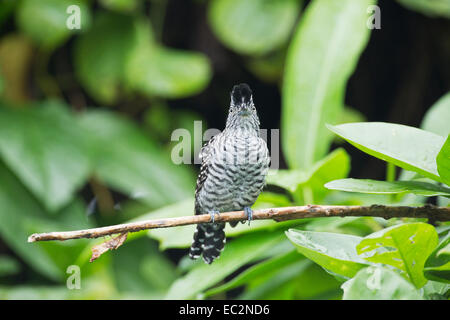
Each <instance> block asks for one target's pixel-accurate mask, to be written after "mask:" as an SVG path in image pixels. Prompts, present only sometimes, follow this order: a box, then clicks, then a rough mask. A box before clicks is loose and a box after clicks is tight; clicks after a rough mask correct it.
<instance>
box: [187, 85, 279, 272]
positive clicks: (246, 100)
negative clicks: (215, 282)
mask: <svg viewBox="0 0 450 320" xmlns="http://www.w3.org/2000/svg"><path fill="white" fill-rule="evenodd" d="M230 96H231V101H230V107H229V110H228V117H227V120H226V125H225V129H224V130H223V131H222V132H220V133H219V134H217V135H215V136H213V137H212V138H211V139H210V140H209V141H208V142H206V143H205V144H204V146H203V147H202V148H201V150H200V153H199V158H200V159H201V166H200V173H199V175H198V178H197V185H196V188H195V206H194V211H195V214H196V215H199V214H209V215H210V216H211V219H210V222H208V223H204V224H198V225H197V228H196V231H195V232H194V236H193V240H192V245H191V248H190V250H189V256H190V258H191V259H198V258H199V257H200V256H202V258H203V261H204V262H205V263H207V264H211V263H212V262H213V261H214V260H215V259H217V258H218V257H219V256H220V254H221V252H222V251H223V249H224V246H225V242H226V237H225V232H224V228H225V223H224V222H215V217H216V215H217V216H220V212H228V211H240V210H243V211H244V212H245V214H246V217H247V220H248V222H249V224H250V221H251V220H252V215H253V211H252V209H251V206H252V205H253V204H254V203H255V201H256V199H257V198H258V196H259V194H260V193H261V191H262V189H263V187H264V185H265V180H266V176H267V173H268V170H269V164H270V156H269V151H268V148H267V144H266V141H265V140H264V139H262V138H261V136H260V121H259V117H258V114H257V111H256V107H255V104H254V103H253V93H252V90H251V89H250V87H249V86H248V84H245V83H241V84H238V85H235V86H233V88H232V91H231V94H230ZM245 222H246V221H243V223H245ZM230 225H231V226H232V227H235V226H236V225H237V222H236V221H235V222H230Z"/></svg>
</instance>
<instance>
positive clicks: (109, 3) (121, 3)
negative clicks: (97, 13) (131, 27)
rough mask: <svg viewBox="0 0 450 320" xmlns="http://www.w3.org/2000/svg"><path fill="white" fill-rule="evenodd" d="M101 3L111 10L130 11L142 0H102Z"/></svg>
mask: <svg viewBox="0 0 450 320" xmlns="http://www.w3.org/2000/svg"><path fill="white" fill-rule="evenodd" d="M100 3H101V4H102V6H104V7H105V8H108V9H110V10H115V11H119V12H130V11H133V10H135V9H137V8H138V7H139V5H140V0H100Z"/></svg>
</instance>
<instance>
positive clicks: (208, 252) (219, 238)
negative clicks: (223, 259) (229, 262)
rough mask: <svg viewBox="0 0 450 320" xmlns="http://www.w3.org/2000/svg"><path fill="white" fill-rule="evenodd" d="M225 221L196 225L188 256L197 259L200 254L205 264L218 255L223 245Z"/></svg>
mask: <svg viewBox="0 0 450 320" xmlns="http://www.w3.org/2000/svg"><path fill="white" fill-rule="evenodd" d="M224 228H225V223H207V224H199V225H197V230H196V231H195V233H194V240H193V241H192V246H191V250H190V251H189V256H190V258H191V259H197V258H199V257H200V255H202V256H203V260H204V261H205V262H206V263H207V264H211V263H212V262H213V261H214V260H215V259H217V258H218V257H219V256H220V253H221V252H222V250H223V248H224V246H225V241H226V238H225V232H224Z"/></svg>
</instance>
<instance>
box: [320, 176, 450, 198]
mask: <svg viewBox="0 0 450 320" xmlns="http://www.w3.org/2000/svg"><path fill="white" fill-rule="evenodd" d="M325 187H326V188H328V189H332V190H341V191H349V192H361V193H373V194H395V193H405V192H407V193H414V194H418V195H424V196H428V197H432V196H440V195H443V196H450V188H446V187H444V186H439V185H436V184H432V183H428V182H421V181H392V182H389V181H378V180H372V179H340V180H334V181H331V182H328V183H327V184H325Z"/></svg>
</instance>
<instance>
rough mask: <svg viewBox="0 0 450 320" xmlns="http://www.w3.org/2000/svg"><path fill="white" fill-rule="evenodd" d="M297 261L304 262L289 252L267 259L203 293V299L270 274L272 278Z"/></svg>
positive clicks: (295, 254)
mask: <svg viewBox="0 0 450 320" xmlns="http://www.w3.org/2000/svg"><path fill="white" fill-rule="evenodd" d="M298 261H304V258H303V257H302V256H301V255H299V254H298V253H297V252H295V251H292V250H291V251H289V252H287V253H284V254H281V255H279V256H276V257H273V258H271V259H267V260H265V261H263V262H260V263H258V264H256V265H254V266H252V267H250V268H248V269H247V270H245V271H244V272H242V273H240V274H239V275H238V276H236V277H234V278H233V279H232V280H231V281H228V282H227V283H225V284H223V285H221V286H218V287H215V288H212V289H210V290H208V291H207V292H205V297H207V296H211V295H215V294H218V293H221V292H224V291H228V290H231V289H234V288H236V287H239V286H242V285H244V284H247V283H249V282H250V281H252V280H254V279H257V278H258V277H260V276H266V275H267V274H272V276H273V275H274V274H276V273H278V272H279V271H280V270H281V269H284V268H285V267H286V266H287V265H291V264H294V263H295V262H298Z"/></svg>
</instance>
